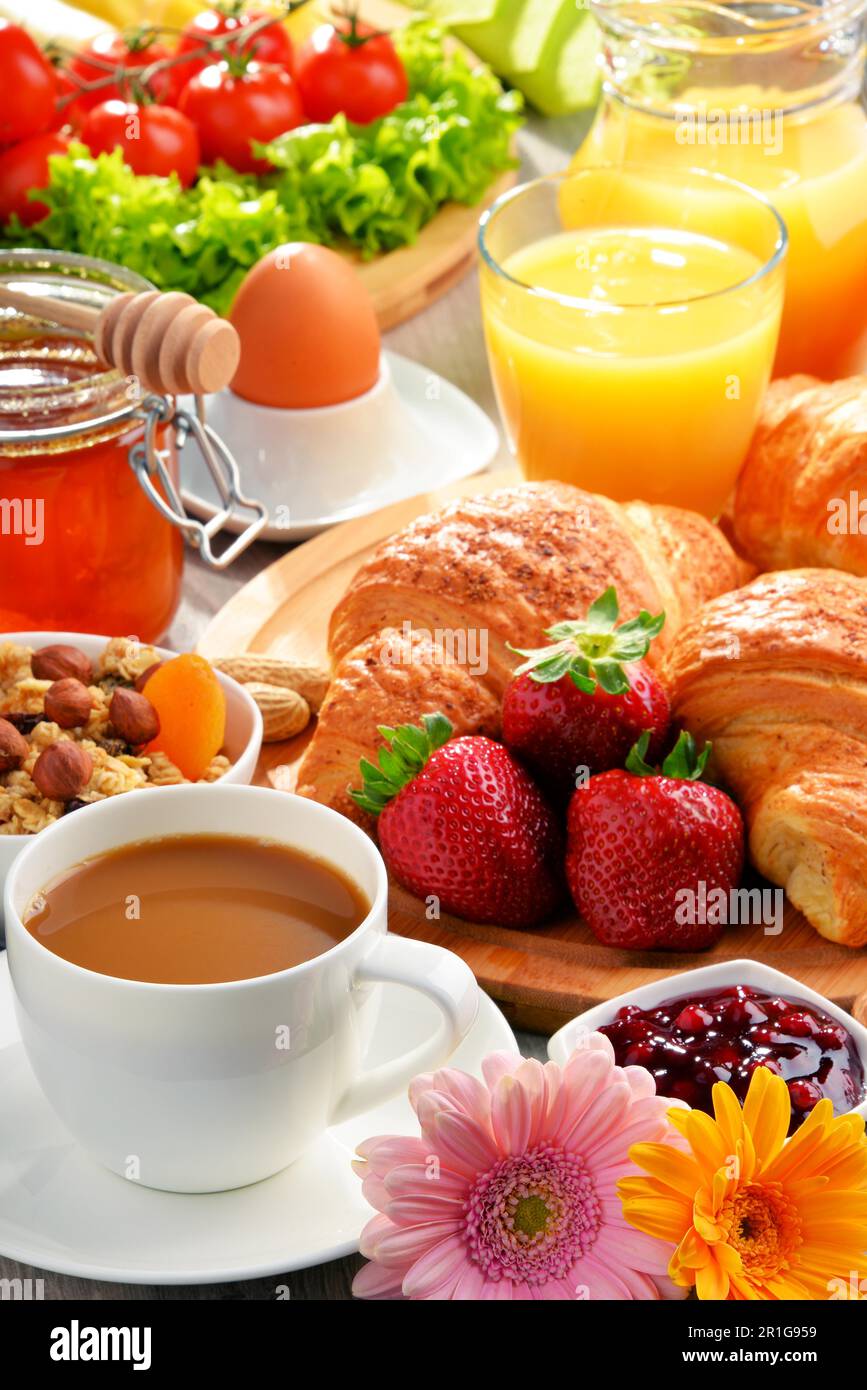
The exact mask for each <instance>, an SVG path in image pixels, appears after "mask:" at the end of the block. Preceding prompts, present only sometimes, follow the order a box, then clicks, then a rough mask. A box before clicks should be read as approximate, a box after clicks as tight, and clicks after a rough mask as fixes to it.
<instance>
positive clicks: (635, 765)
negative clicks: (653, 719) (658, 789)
mask: <svg viewBox="0 0 867 1390" xmlns="http://www.w3.org/2000/svg"><path fill="white" fill-rule="evenodd" d="M649 746H650V733H649V731H648V730H647V729H645V731H644V733H643V734H642V735H641V737H640V738H639V740H638V742H637V743H635V744H633V746H632V748H630V750H629V752H628V754H627V755H626V771H627V772H634V773H635V775H636V777H656V776H658V772H657V769H656V768H655V767H651V765H650V763H648V762H645V759H646V757H647V750H648V748H649Z"/></svg>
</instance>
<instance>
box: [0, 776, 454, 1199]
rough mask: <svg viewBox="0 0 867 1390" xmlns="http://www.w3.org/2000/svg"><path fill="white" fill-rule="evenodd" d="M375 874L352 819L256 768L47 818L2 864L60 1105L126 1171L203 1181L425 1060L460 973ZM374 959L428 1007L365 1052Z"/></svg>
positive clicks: (13, 948)
mask: <svg viewBox="0 0 867 1390" xmlns="http://www.w3.org/2000/svg"><path fill="white" fill-rule="evenodd" d="M387 892H388V884H387V876H386V872H385V866H384V864H383V862H382V859H381V857H380V855H379V852H378V850H377V849H376V847H375V845H374V844H373V843H372V841H371V840H370V839H369V838H368V837H367V836H366V835H365V834H364V833H363V831H361V830H359V829H358V827H357V826H355V825H353V824H352V823H351V822H350V821H348V820H346V819H344V818H343V817H342V816H340V815H338V814H337V813H336V812H334V811H332V810H330V809H329V808H327V807H325V806H320V805H319V804H317V803H316V802H313V801H309V800H306V799H304V798H302V797H297V796H290V795H287V794H286V793H282V792H276V791H271V790H267V789H265V788H260V787H246V786H238V787H222V788H214V787H211V786H188V787H179V788H177V789H175V791H174V793H173V795H172V796H171V797H151V798H148V797H144V798H138V797H129V798H125V797H123V798H118V800H117V802H115V801H113V800H112V801H104V802H102V803H99V804H97V805H95V806H93V807H91V808H90V809H89V810H88V811H87V813H86V814H85V815H81V816H69V817H65V818H64V819H62V820H60V821H58V822H57V823H56V824H55V825H54V826H52V827H51V828H50V829H48V830H47V831H44V832H43V833H42V834H41V835H39V836H38V837H37V838H35V839H34V840H33V842H32V843H31V844H30V845H29V846H28V847H27V848H26V849H25V850H24V851H23V852H22V853H21V854H20V855H19V857H18V859H17V860H16V862H15V864H14V866H13V868H12V870H11V872H10V874H9V876H8V878H7V882H6V897H5V902H6V932H7V947H8V953H9V968H10V973H11V977H12V983H13V987H14V994H15V1008H16V1013H17V1017H18V1022H19V1025H20V1029H21V1036H22V1040H23V1043H24V1047H25V1050H26V1053H27V1056H28V1059H29V1061H30V1064H31V1066H32V1068H33V1071H34V1073H35V1075H36V1078H37V1080H38V1081H39V1084H40V1085H41V1087H42V1089H43V1091H44V1093H45V1095H46V1096H47V1098H48V1100H49V1101H50V1103H51V1104H52V1106H53V1107H54V1109H55V1111H56V1112H57V1114H58V1115H59V1116H60V1118H61V1120H62V1121H63V1122H64V1124H65V1125H66V1127H67V1128H68V1129H69V1130H70V1132H71V1133H72V1134H73V1135H74V1136H75V1138H76V1139H77V1140H78V1141H79V1143H80V1144H81V1145H82V1146H83V1147H84V1148H85V1149H86V1150H87V1151H88V1152H89V1153H90V1154H91V1155H92V1157H93V1158H95V1159H96V1160H97V1161H98V1162H99V1163H101V1164H103V1165H104V1166H105V1167H107V1168H110V1169H111V1170H112V1171H114V1172H115V1173H118V1174H120V1175H121V1176H125V1177H129V1178H132V1179H134V1180H136V1181H138V1182H140V1183H142V1184H143V1185H144V1186H148V1187H156V1188H163V1189H166V1190H169V1191H175V1192H213V1191H220V1190H223V1189H227V1188H234V1187H241V1186H244V1185H246V1184H247V1183H252V1182H256V1181H258V1180H260V1179H262V1178H267V1177H270V1176H271V1175H272V1174H274V1173H277V1172H279V1171H280V1170H281V1169H283V1168H285V1167H286V1166H287V1165H288V1164H290V1163H292V1162H293V1161H294V1160H295V1159H296V1158H298V1157H299V1156H300V1155H301V1154H303V1153H304V1152H306V1151H307V1150H308V1149H309V1148H310V1147H311V1146H312V1145H313V1144H314V1143H315V1141H316V1140H317V1139H318V1138H319V1136H320V1135H321V1134H322V1132H323V1131H324V1130H325V1129H326V1128H327V1127H328V1126H329V1125H332V1124H336V1123H339V1122H341V1121H342V1120H345V1119H348V1118H350V1117H351V1116H353V1115H356V1114H359V1113H361V1112H363V1111H364V1110H367V1109H368V1108H370V1107H371V1106H373V1105H376V1104H377V1103H378V1102H380V1101H382V1100H385V1099H387V1098H388V1097H390V1096H393V1095H396V1094H397V1093H399V1092H400V1091H402V1090H403V1089H404V1088H405V1087H406V1085H407V1083H408V1082H409V1081H410V1079H411V1078H412V1077H413V1076H414V1075H416V1074H417V1073H418V1072H420V1071H426V1070H430V1069H431V1068H435V1067H437V1066H439V1065H441V1064H442V1063H443V1062H445V1061H446V1060H447V1058H448V1057H449V1055H450V1054H451V1053H452V1052H453V1051H454V1049H455V1048H456V1047H457V1045H458V1043H459V1042H460V1041H461V1039H462V1038H463V1037H465V1036H466V1034H467V1033H468V1032H469V1029H470V1027H471V1026H472V1024H473V1022H474V1020H475V1016H476V1012H477V1008H478V990H477V986H476V983H475V980H474V978H473V975H472V973H471V972H470V970H469V969H468V967H467V966H466V965H465V964H464V963H463V961H461V960H459V959H458V957H457V956H454V955H452V953H451V952H449V951H445V950H443V949H441V948H440V947H437V946H433V945H429V944H427V943H425V942H420V941H411V940H407V939H405V938H403V937H398V936H392V935H390V934H389V933H388V932H387ZM386 981H387V982H392V983H398V984H402V985H407V986H409V987H410V988H412V989H415V990H418V991H419V992H421V993H422V994H424V995H426V996H427V997H428V998H429V999H431V1000H433V1002H434V1003H435V1004H436V1006H437V1008H438V1010H439V1012H440V1015H441V1017H440V1022H439V1026H438V1028H437V1029H436V1030H435V1031H434V1033H433V1035H432V1036H430V1037H429V1038H427V1039H426V1040H425V1041H424V1042H423V1043H422V1044H420V1045H418V1046H417V1047H415V1048H413V1049H412V1050H411V1051H409V1052H406V1053H403V1054H402V1055H398V1056H394V1057H392V1058H390V1059H389V1060H388V1061H385V1062H381V1063H378V1064H377V1065H376V1066H374V1067H367V1066H366V1065H365V1060H364V1053H365V1045H366V1043H367V1041H368V1040H369V1038H370V1035H371V1032H372V1027H373V1023H374V1021H375V1017H376V1013H377V1010H378V1009H379V1007H380V1004H381V1003H382V1004H383V1006H384V1007H387V1000H382V999H381V995H382V989H381V985H382V982H386Z"/></svg>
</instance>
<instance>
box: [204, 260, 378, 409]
mask: <svg viewBox="0 0 867 1390" xmlns="http://www.w3.org/2000/svg"><path fill="white" fill-rule="evenodd" d="M230 318H231V320H232V323H233V324H234V325H235V327H236V329H237V330H238V333H239V335H240V338H241V361H240V365H239V366H238V370H237V371H236V373H235V375H234V377H233V378H232V390H233V391H236V392H237V393H238V395H239V396H243V397H244V399H245V400H248V401H254V402H255V403H256V404H257V405H271V406H285V407H288V408H289V409H297V408H299V407H305V406H320V405H337V404H338V403H339V402H340V401H348V400H352V398H353V397H354V396H360V395H362V394H363V393H364V392H365V391H369V390H370V388H371V386H373V385H374V384H375V382H376V380H377V378H378V376H379V328H378V326H377V322H376V315H375V313H374V310H373V304H372V302H371V300H370V296H369V295H368V293H367V291H366V290H365V288H364V286H363V285H362V283H361V280H360V279H359V277H358V275H357V274H356V272H355V271H354V270H353V268H352V266H351V265H350V264H349V263H348V262H347V261H345V260H344V259H343V257H342V256H338V255H337V253H336V252H335V251H329V250H327V249H326V247H324V246H314V245H311V244H309V243H307V242H303V241H295V242H289V243H288V244H287V245H285V246H278V247H276V248H275V250H273V251H269V253H268V255H267V256H263V258H262V260H261V261H259V262H258V264H257V265H254V266H253V269H252V270H251V271H250V272H249V273H248V275H247V276H246V278H245V279H244V280H243V281H242V282H241V286H240V288H239V290H238V293H237V295H236V296H235V302H234V304H233V305H232V312H231V315H230Z"/></svg>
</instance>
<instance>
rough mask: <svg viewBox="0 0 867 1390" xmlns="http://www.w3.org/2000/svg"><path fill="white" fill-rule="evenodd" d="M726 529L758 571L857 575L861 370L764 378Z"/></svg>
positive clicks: (862, 492)
mask: <svg viewBox="0 0 867 1390" xmlns="http://www.w3.org/2000/svg"><path fill="white" fill-rule="evenodd" d="M733 531H734V537H735V544H736V546H737V547H738V549H739V550H740V551H741V553H742V554H744V555H745V556H747V558H748V559H750V560H751V561H753V563H754V564H755V565H756V566H757V568H759V569H763V570H781V569H791V568H797V567H798V566H803V565H827V566H829V567H830V568H832V569H840V570H849V571H851V573H852V574H861V575H867V376H859V377H850V378H849V379H848V380H845V381H833V382H821V381H817V380H816V379H815V378H813V377H809V376H795V377H790V378H785V379H783V380H781V381H775V382H773V383H772V384H771V386H770V387H769V388H768V391H767V394H766V396H765V399H764V404H763V407H762V414H761V417H760V419H759V423H758V426H757V428H756V432H755V434H754V436H753V441H752V444H751V446H750V452H749V454H748V455H747V459H746V462H745V464H744V466H743V469H742V470H741V474H740V477H739V478H738V484H737V489H736V492H735V500H734V513H733Z"/></svg>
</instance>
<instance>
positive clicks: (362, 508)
mask: <svg viewBox="0 0 867 1390" xmlns="http://www.w3.org/2000/svg"><path fill="white" fill-rule="evenodd" d="M179 403H180V404H181V405H182V406H183V407H184V408H185V409H188V410H191V409H192V408H193V402H192V398H190V397H182V398H181V400H180V402H179ZM206 419H207V421H208V423H209V424H211V425H213V427H214V429H215V430H216V431H217V433H218V434H219V435H220V436H221V438H222V439H223V440H225V442H226V444H227V445H228V447H229V449H230V450H231V452H232V453H233V454H234V456H235V459H236V461H237V463H238V467H239V469H240V473H241V485H242V489H243V491H244V493H245V494H246V495H247V496H248V497H255V498H257V499H259V500H260V501H262V502H264V503H265V506H266V507H267V508H268V514H269V524H268V526H266V528H265V530H264V531H263V532H262V533H261V539H263V540H271V541H280V542H283V543H284V544H285V543H287V542H290V541H300V540H306V539H307V537H309V536H314V535H316V534H317V532H319V531H323V530H325V529H326V527H328V526H333V525H335V524H336V523H337V522H339V521H348V520H350V518H352V517H357V516H365V515H367V513H368V512H373V511H376V510H377V509H378V508H379V507H385V506H387V505H388V504H389V503H390V502H399V501H401V500H403V499H404V498H406V497H414V496H416V494H418V493H420V492H427V491H429V490H430V489H433V488H437V487H443V486H444V485H445V484H446V483H450V482H457V481H458V479H460V478H469V477H471V476H472V474H474V473H479V472H481V470H482V469H483V468H486V467H487V466H488V464H489V463H490V462H491V461H492V460H493V458H494V457H495V455H496V453H497V451H498V449H499V443H500V440H499V435H498V433H497V429H496V427H495V426H494V424H493V422H492V421H491V420H490V418H489V417H488V416H487V415H486V414H485V412H484V411H483V410H482V409H480V407H479V406H477V405H476V404H475V402H474V401H471V400H470V398H469V397H468V396H465V395H464V393H463V391H459V390H458V388H457V387H456V386H452V385H451V383H450V382H448V381H445V380H443V378H442V377H439V376H437V375H436V373H434V372H432V371H430V369H429V368H427V367H424V366H422V365H421V364H420V363H418V362H412V361H410V360H409V358H406V357H400V356H398V355H397V354H396V353H393V352H384V353H383V355H382V372H381V374H380V380H379V382H378V383H377V385H376V386H374V387H373V389H372V390H371V391H368V392H366V393H365V395H364V396H359V397H358V398H357V399H356V400H354V401H346V402H344V403H343V404H342V405H336V406H330V407H328V408H327V409H318V410H275V409H270V408H267V407H264V406H256V405H252V404H251V403H250V402H249V401H244V400H242V399H241V398H240V397H238V396H236V395H235V394H234V393H233V392H232V391H228V390H227V391H220V392H218V393H217V394H216V395H215V396H209V397H208V398H207V401H206ZM181 491H182V495H183V500H184V503H185V505H186V506H187V507H188V508H189V510H190V512H192V513H193V514H194V515H196V516H198V517H200V518H202V519H204V520H210V518H211V517H212V516H214V515H215V512H216V494H215V491H214V486H213V483H212V481H211V477H210V474H209V472H208V469H207V466H206V464H205V462H204V460H203V458H202V456H201V454H200V452H199V451H198V449H196V448H195V447H194V445H192V444H188V445H187V446H186V447H185V448H184V449H183V451H182V453H181ZM249 520H250V517H249V514H245V515H241V514H239V515H238V516H237V517H233V518H230V519H229V521H228V522H227V523H226V527H227V529H228V530H229V531H234V532H238V531H241V530H242V529H243V528H244V527H245V526H246V525H247V524H248V523H249Z"/></svg>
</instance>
